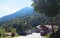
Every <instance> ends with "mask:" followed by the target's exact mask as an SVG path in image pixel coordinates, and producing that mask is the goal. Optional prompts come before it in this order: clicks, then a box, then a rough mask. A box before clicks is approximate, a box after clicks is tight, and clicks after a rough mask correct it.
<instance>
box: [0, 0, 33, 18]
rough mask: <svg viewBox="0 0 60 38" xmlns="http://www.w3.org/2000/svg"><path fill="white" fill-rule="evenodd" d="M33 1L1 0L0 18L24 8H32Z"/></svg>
mask: <svg viewBox="0 0 60 38" xmlns="http://www.w3.org/2000/svg"><path fill="white" fill-rule="evenodd" d="M31 4H32V0H0V18H1V17H3V16H5V15H9V14H12V13H14V12H16V11H18V10H20V9H22V8H24V7H31Z"/></svg>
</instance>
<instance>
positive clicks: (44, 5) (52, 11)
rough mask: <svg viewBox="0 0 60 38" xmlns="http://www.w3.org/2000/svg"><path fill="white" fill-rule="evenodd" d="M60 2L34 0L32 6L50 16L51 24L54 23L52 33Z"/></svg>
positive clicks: (55, 0) (54, 0)
mask: <svg viewBox="0 0 60 38" xmlns="http://www.w3.org/2000/svg"><path fill="white" fill-rule="evenodd" d="M59 3H60V1H59V0H58V1H57V0H34V2H33V4H32V6H33V7H34V9H35V10H36V11H37V12H39V13H42V14H44V15H46V16H48V17H50V19H51V25H52V33H54V29H53V22H54V21H53V20H54V17H56V15H57V14H59V10H60V5H59Z"/></svg>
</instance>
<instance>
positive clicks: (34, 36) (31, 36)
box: [14, 33, 44, 38]
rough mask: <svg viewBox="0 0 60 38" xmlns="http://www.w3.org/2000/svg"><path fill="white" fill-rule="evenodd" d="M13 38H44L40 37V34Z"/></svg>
mask: <svg viewBox="0 0 60 38" xmlns="http://www.w3.org/2000/svg"><path fill="white" fill-rule="evenodd" d="M14 38H44V37H42V36H41V35H40V33H33V34H30V35H27V36H18V37H14Z"/></svg>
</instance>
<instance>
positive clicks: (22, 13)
mask: <svg viewBox="0 0 60 38" xmlns="http://www.w3.org/2000/svg"><path fill="white" fill-rule="evenodd" d="M34 13H35V11H34V9H33V8H31V7H25V8H23V9H21V10H19V11H17V12H15V13H14V14H11V15H7V16H4V17H2V18H0V21H2V20H10V19H13V18H18V17H23V16H29V15H32V14H34Z"/></svg>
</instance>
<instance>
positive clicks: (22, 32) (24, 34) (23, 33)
mask: <svg viewBox="0 0 60 38" xmlns="http://www.w3.org/2000/svg"><path fill="white" fill-rule="evenodd" d="M18 35H23V36H26V35H27V33H26V32H25V31H19V32H18Z"/></svg>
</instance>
